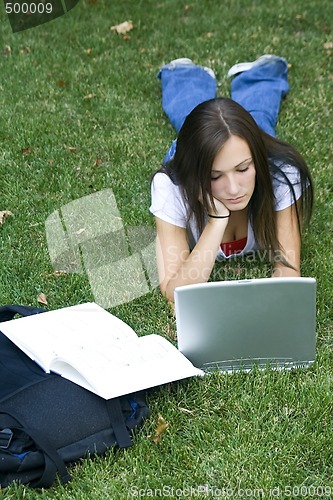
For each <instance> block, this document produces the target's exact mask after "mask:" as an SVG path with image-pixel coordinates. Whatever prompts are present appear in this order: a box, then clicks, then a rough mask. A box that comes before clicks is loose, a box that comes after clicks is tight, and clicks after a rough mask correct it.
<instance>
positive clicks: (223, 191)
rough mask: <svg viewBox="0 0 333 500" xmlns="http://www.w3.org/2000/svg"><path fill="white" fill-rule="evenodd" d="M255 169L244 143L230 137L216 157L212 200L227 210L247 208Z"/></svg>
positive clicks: (236, 137)
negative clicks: (215, 200)
mask: <svg viewBox="0 0 333 500" xmlns="http://www.w3.org/2000/svg"><path fill="white" fill-rule="evenodd" d="M255 179H256V170H255V167H254V163H253V159H252V155H251V151H250V148H249V146H248V144H247V142H246V141H245V140H244V139H241V138H240V137H238V136H236V135H232V136H230V137H229V139H228V140H227V142H226V143H225V144H224V146H223V147H222V149H221V150H220V151H219V153H218V154H217V155H216V157H215V160H214V162H213V166H212V172H211V183H212V184H211V186H212V194H213V197H214V198H216V199H217V200H219V201H220V202H222V203H223V204H224V205H225V206H226V207H227V208H228V209H229V210H230V211H236V210H237V211H238V210H243V209H244V208H246V207H247V205H248V203H249V201H250V199H251V196H252V194H253V191H254V187H255Z"/></svg>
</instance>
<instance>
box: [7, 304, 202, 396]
mask: <svg viewBox="0 0 333 500" xmlns="http://www.w3.org/2000/svg"><path fill="white" fill-rule="evenodd" d="M0 329H1V331H2V333H3V334H4V335H6V336H7V337H8V338H9V339H10V340H11V341H12V342H13V343H14V344H16V345H17V346H18V347H19V348H20V349H21V350H22V351H23V352H25V353H26V354H27V355H28V356H29V357H30V358H31V359H33V360H34V361H36V363H38V364H39V365H40V366H41V367H42V368H43V369H44V370H45V371H46V372H55V373H58V374H59V375H62V376H63V377H64V378H67V379H68V380H71V381H72V382H74V383H76V384H78V385H80V386H82V387H84V388H85V389H88V390H89V391H92V392H94V393H95V394H98V395H99V396H101V397H103V398H105V399H110V398H114V397H117V396H121V395H124V394H130V393H131V392H136V391H139V390H142V389H148V388H150V387H154V386H158V385H162V384H165V383H168V382H173V381H175V380H180V379H183V378H187V377H191V376H194V375H202V374H203V372H202V371H201V370H199V369H197V368H195V367H194V366H193V365H192V363H191V362H190V361H189V360H188V359H187V358H186V357H185V356H184V355H183V354H181V353H180V352H179V351H178V349H177V348H176V347H174V346H173V345H172V344H171V343H170V342H169V341H168V340H166V339H165V338H163V337H161V336H160V335H155V334H152V335H146V336H142V337H138V336H137V335H136V333H135V332H134V330H133V329H132V328H131V327H130V326H129V325H127V324H126V323H124V322H123V321H122V320H120V319H119V318H117V317H116V316H114V315H112V314H111V313H109V312H107V311H105V310H104V309H103V308H102V307H100V306H98V305H97V304H94V303H86V304H80V305H77V306H72V307H65V308H63V309H57V310H55V311H48V312H45V313H41V314H36V315H33V316H27V317H24V318H19V319H13V320H11V321H5V322H3V323H1V325H0Z"/></svg>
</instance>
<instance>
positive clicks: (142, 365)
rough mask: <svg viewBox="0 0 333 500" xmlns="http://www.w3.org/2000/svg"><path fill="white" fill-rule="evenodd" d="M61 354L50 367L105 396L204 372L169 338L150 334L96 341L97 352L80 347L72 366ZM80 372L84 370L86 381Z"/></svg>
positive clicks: (112, 395)
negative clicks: (117, 340) (122, 339)
mask: <svg viewBox="0 0 333 500" xmlns="http://www.w3.org/2000/svg"><path fill="white" fill-rule="evenodd" d="M65 365H66V362H65V360H64V359H61V358H60V357H59V358H57V359H55V360H54V361H53V362H52V364H51V368H52V370H53V371H55V372H57V373H62V374H63V376H66V377H67V378H69V379H70V380H72V381H73V382H76V383H77V384H79V385H82V386H83V387H85V388H86V389H88V390H92V391H93V392H95V393H97V394H99V395H100V396H102V397H103V398H105V399H110V398H114V397H117V396H121V395H123V394H129V393H131V392H136V391H140V390H142V389H147V388H149V387H155V386H158V385H162V384H166V383H168V382H173V381H175V380H180V379H183V378H187V377H192V376H194V375H203V372H202V371H201V370H199V369H198V368H195V367H194V366H193V365H192V363H191V362H190V361H189V360H188V359H187V358H186V357H185V356H184V355H183V354H182V353H181V352H179V351H178V349H177V348H176V347H174V346H173V345H172V344H171V343H170V342H169V341H168V340H166V339H165V338H163V337H161V336H160V335H147V336H143V337H139V338H138V337H137V338H136V339H135V340H134V339H126V341H125V342H113V341H112V339H110V342H105V343H103V344H96V345H95V346H94V352H93V355H92V353H89V351H88V350H87V349H85V347H81V349H80V350H78V351H77V355H76V358H75V361H73V362H72V373H70V369H71V368H70V367H68V366H67V367H66V366H65ZM80 373H84V376H85V381H84V380H82V377H81V375H80Z"/></svg>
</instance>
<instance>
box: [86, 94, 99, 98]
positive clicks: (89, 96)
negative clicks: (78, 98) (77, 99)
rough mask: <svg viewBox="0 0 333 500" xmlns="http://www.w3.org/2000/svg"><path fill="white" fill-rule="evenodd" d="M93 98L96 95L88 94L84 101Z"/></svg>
mask: <svg viewBox="0 0 333 500" xmlns="http://www.w3.org/2000/svg"><path fill="white" fill-rule="evenodd" d="M93 97H96V94H87V95H85V96H84V97H83V99H92V98H93Z"/></svg>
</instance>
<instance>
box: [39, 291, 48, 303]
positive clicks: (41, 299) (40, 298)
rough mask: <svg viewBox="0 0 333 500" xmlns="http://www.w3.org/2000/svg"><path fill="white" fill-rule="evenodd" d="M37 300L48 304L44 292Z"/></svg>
mask: <svg viewBox="0 0 333 500" xmlns="http://www.w3.org/2000/svg"><path fill="white" fill-rule="evenodd" d="M37 302H39V303H40V304H44V305H45V306H47V300H46V297H45V294H44V293H43V292H42V293H40V294H39V295H38V297H37Z"/></svg>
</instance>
